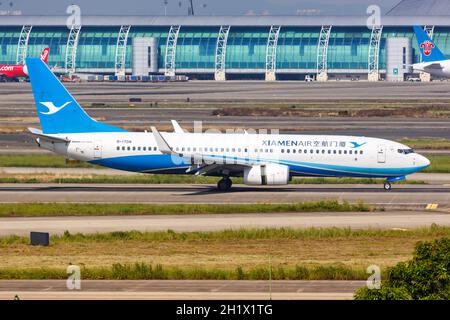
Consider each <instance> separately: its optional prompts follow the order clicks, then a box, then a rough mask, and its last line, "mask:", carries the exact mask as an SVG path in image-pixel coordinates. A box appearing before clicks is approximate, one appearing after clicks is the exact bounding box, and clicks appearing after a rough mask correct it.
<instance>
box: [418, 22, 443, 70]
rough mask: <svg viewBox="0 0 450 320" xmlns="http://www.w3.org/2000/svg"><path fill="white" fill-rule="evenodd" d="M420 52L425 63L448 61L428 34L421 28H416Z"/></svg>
mask: <svg viewBox="0 0 450 320" xmlns="http://www.w3.org/2000/svg"><path fill="white" fill-rule="evenodd" d="M414 32H415V34H416V38H417V43H418V45H419V50H420V53H421V55H422V61H423V62H434V61H443V60H447V58H446V57H445V55H444V54H443V53H442V52H441V50H439V48H438V46H437V45H436V44H435V43H434V41H433V40H431V39H430V37H429V36H428V34H427V33H426V32H425V31H424V30H423V29H422V28H421V27H419V26H414Z"/></svg>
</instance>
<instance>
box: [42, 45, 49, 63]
mask: <svg viewBox="0 0 450 320" xmlns="http://www.w3.org/2000/svg"><path fill="white" fill-rule="evenodd" d="M49 54H50V48H45V49H44V50H42V53H41V57H40V59H41V60H42V61H44V62H45V63H47V61H48V55H49Z"/></svg>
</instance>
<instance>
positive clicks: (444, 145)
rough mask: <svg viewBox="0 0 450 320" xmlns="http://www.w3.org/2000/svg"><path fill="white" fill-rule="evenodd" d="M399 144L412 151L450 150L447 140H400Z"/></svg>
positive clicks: (449, 143)
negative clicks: (412, 149)
mask: <svg viewBox="0 0 450 320" xmlns="http://www.w3.org/2000/svg"><path fill="white" fill-rule="evenodd" d="M399 143H402V144H405V145H407V146H409V147H411V148H414V149H428V150H445V149H450V140H449V139H428V138H422V139H407V138H405V139H401V140H400V141H399Z"/></svg>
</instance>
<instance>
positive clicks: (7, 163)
mask: <svg viewBox="0 0 450 320" xmlns="http://www.w3.org/2000/svg"><path fill="white" fill-rule="evenodd" d="M0 167H37V168H98V166H94V165H92V164H90V163H86V162H78V161H66V159H65V158H64V157H62V156H58V155H52V154H32V155H26V156H24V155H6V154H2V155H0Z"/></svg>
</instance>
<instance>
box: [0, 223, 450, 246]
mask: <svg viewBox="0 0 450 320" xmlns="http://www.w3.org/2000/svg"><path fill="white" fill-rule="evenodd" d="M444 236H447V237H448V236H450V227H445V226H438V225H435V224H433V225H431V226H430V227H422V228H417V229H405V230H399V229H361V230H355V229H351V228H337V227H331V228H315V227H310V228H306V229H293V228H261V229H256V228H254V229H245V228H242V229H227V230H222V231H202V232H200V231H196V232H175V231H173V230H167V231H152V232H141V231H115V232H107V233H95V234H83V233H76V234H71V233H70V232H68V231H66V232H64V234H61V235H52V236H51V237H50V243H51V245H57V244H61V243H75V242H77V243H92V242H115V241H142V242H152V241H158V242H165V241H185V242H189V241H213V240H281V239H290V240H293V239H297V240H305V239H309V240H318V239H330V240H332V239H334V240H338V239H344V238H345V239H369V238H394V239H395V238H399V239H401V238H405V237H408V238H411V237H412V238H419V237H444ZM29 241H30V240H29V237H21V236H5V237H0V248H1V247H8V246H12V245H17V244H28V243H29Z"/></svg>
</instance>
